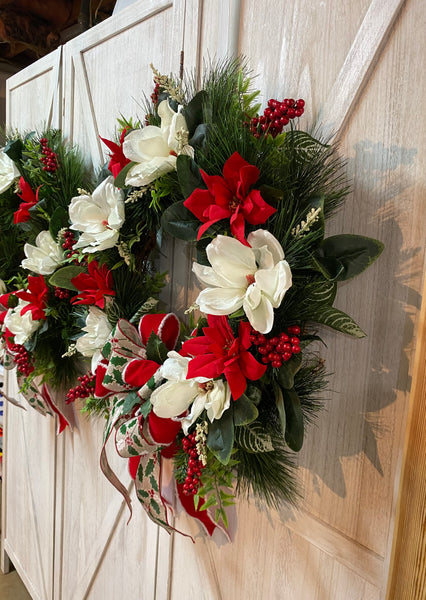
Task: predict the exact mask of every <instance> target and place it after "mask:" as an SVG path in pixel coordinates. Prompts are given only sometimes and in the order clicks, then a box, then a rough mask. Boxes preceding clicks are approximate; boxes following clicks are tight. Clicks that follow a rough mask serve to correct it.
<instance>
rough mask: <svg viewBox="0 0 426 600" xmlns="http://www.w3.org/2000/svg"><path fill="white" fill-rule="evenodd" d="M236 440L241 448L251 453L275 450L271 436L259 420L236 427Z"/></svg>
mask: <svg viewBox="0 0 426 600" xmlns="http://www.w3.org/2000/svg"><path fill="white" fill-rule="evenodd" d="M235 441H236V442H237V444H238V445H239V446H240V448H242V449H243V450H245V451H246V452H250V453H251V454H257V453H258V452H272V451H273V450H274V446H273V445H272V439H271V436H270V435H269V433H267V432H266V431H265V428H264V427H263V425H261V423H259V422H254V423H250V425H243V426H242V427H237V428H236V429H235Z"/></svg>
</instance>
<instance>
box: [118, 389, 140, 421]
mask: <svg viewBox="0 0 426 600" xmlns="http://www.w3.org/2000/svg"><path fill="white" fill-rule="evenodd" d="M140 402H141V399H140V398H139V396H138V395H137V393H136V392H135V391H133V392H129V393H128V394H127V396H126V397H125V398H124V403H123V408H122V413H123V415H127V414H128V413H130V412H131V411H132V409H133V408H134V407H135V406H136V404H139V403H140Z"/></svg>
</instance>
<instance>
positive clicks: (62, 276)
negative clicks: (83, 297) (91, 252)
mask: <svg viewBox="0 0 426 600" xmlns="http://www.w3.org/2000/svg"><path fill="white" fill-rule="evenodd" d="M84 271H85V269H84V268H83V267H79V266H77V265H68V266H66V267H62V268H61V269H58V270H57V271H55V272H54V273H53V275H52V276H51V277H50V278H49V283H50V285H53V286H54V287H59V288H64V289H66V290H72V291H73V292H77V291H78V290H77V288H76V287H75V285H73V284H72V283H71V279H73V278H74V277H77V275H80V273H84Z"/></svg>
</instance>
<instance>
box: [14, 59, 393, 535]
mask: <svg viewBox="0 0 426 600" xmlns="http://www.w3.org/2000/svg"><path fill="white" fill-rule="evenodd" d="M154 82H155V88H154V92H153V93H152V95H151V98H150V99H149V100H148V99H146V115H145V119H144V122H143V123H142V122H140V121H137V122H132V120H126V119H124V118H121V119H120V120H119V121H118V123H119V131H118V135H117V139H116V140H115V141H111V140H107V139H103V141H104V143H105V144H106V146H107V147H108V149H109V151H110V161H109V164H108V166H107V167H106V168H104V169H103V171H102V172H101V173H100V176H99V178H98V184H97V185H96V186H94V188H93V189H92V190H91V191H90V192H88V191H85V190H80V192H79V195H73V196H72V197H71V196H70V201H69V202H68V204H69V206H68V221H67V223H66V224H64V221H65V219H64V221H61V223H60V227H58V230H57V231H53V233H54V234H55V236H57V235H58V232H59V231H61V232H62V233H61V235H63V236H64V240H65V241H64V242H63V244H67V250H69V255H70V256H69V257H68V258H67V259H66V260H65V261H64V260H61V261H59V264H57V265H56V266H55V268H54V270H53V271H52V274H51V275H50V277H49V280H48V285H49V286H53V287H54V288H59V289H62V290H66V291H67V293H68V294H69V298H66V299H65V298H64V301H66V302H68V303H69V302H71V306H72V311H69V313H68V314H69V315H70V318H72V323H73V326H72V328H71V329H72V330H74V327H77V328H79V332H78V333H77V334H74V333H70V331H71V329H70V330H69V331H68V328H67V327H64V328H65V331H66V332H67V333H66V335H63V339H64V340H65V341H66V343H68V348H67V350H66V353H67V354H68V355H69V356H70V358H73V359H74V360H77V359H78V360H80V359H81V356H83V357H86V358H87V359H89V358H90V359H91V370H90V371H89V372H88V373H86V374H85V375H80V381H79V384H78V385H76V386H74V387H71V389H69V391H68V393H67V401H68V402H73V401H74V400H75V399H76V398H84V399H85V407H84V410H86V411H88V412H90V413H96V414H99V413H101V414H103V415H104V416H105V417H106V425H105V431H104V445H103V449H102V454H101V467H102V470H103V472H104V473H105V475H106V476H107V477H108V479H109V480H110V481H111V482H112V483H113V484H114V485H115V486H116V488H117V489H118V490H119V491H120V492H121V493H122V494H123V496H124V497H125V498H126V500H127V502H128V504H129V506H130V498H129V497H128V493H127V490H126V488H125V487H124V485H123V484H122V483H121V482H120V481H119V480H118V478H117V477H116V475H115V474H114V473H113V471H112V470H111V468H110V466H109V464H108V460H107V453H106V444H107V442H108V440H109V439H110V438H111V437H112V438H113V439H114V442H115V448H116V450H117V452H118V454H119V455H120V456H122V457H123V458H126V459H129V468H130V472H131V474H132V477H133V478H134V480H135V486H136V493H137V497H138V499H139V501H140V502H141V503H142V505H143V507H144V508H145V510H146V512H147V514H148V516H149V517H150V518H151V519H152V520H153V521H154V522H156V523H157V524H159V525H160V526H162V527H164V528H165V529H167V530H168V531H172V530H173V527H172V525H171V523H170V508H171V500H170V498H168V496H167V493H166V485H165V470H164V468H163V467H164V464H165V461H169V462H170V461H172V463H173V484H174V485H173V487H174V489H175V491H176V493H177V496H178V499H179V502H180V504H181V506H182V507H183V509H184V510H185V511H186V512H187V513H188V514H189V515H190V516H192V517H194V518H195V519H197V520H198V521H199V522H200V523H201V524H202V525H203V526H204V527H205V528H206V530H207V531H208V533H209V534H210V535H211V534H213V532H214V531H215V529H216V528H217V527H220V528H223V529H225V530H226V529H227V527H228V517H227V507H229V506H231V505H232V504H234V502H235V497H236V496H238V495H243V496H247V497H248V496H251V495H252V494H254V495H255V496H256V497H257V498H259V499H260V500H261V501H264V502H265V503H266V504H267V505H268V506H270V507H276V508H278V507H279V506H280V505H281V504H282V503H285V502H295V501H296V500H297V497H298V494H299V490H298V486H297V480H296V461H295V453H297V452H298V451H299V450H300V449H301V447H302V445H303V441H304V436H305V433H306V430H307V428H308V425H309V424H310V423H311V422H312V421H313V420H314V418H315V416H316V414H317V412H318V410H319V409H320V408H321V406H322V404H323V400H322V397H323V395H324V391H325V389H326V386H327V370H326V367H325V364H324V361H323V359H322V358H321V356H320V353H319V348H320V342H321V337H320V334H321V330H322V328H323V327H324V326H327V327H330V328H332V329H334V330H336V331H338V332H342V333H345V334H349V335H352V336H354V337H356V338H360V337H363V336H364V335H365V334H364V332H363V331H362V330H361V329H360V327H359V326H358V325H357V324H356V323H355V322H354V321H353V319H352V318H351V317H350V316H349V315H347V314H345V313H343V312H342V311H340V310H338V309H337V308H335V307H334V306H333V304H334V300H335V297H336V293H337V286H338V282H339V281H345V280H348V279H350V278H352V277H354V276H356V275H358V274H359V273H361V272H362V271H364V270H365V269H366V268H367V267H368V266H369V265H370V264H371V263H372V262H373V261H374V260H375V259H376V258H377V257H378V256H379V254H380V253H381V251H382V249H383V246H382V244H381V243H380V242H379V241H377V240H374V239H371V238H367V237H364V236H359V235H353V234H339V235H334V236H330V237H326V235H325V223H326V220H327V219H329V218H330V217H331V216H332V215H333V213H334V212H335V211H336V210H337V209H338V208H339V206H341V204H342V202H343V201H344V200H345V198H346V197H347V195H348V192H349V186H348V184H347V181H346V177H345V169H344V163H343V162H342V161H341V159H340V158H339V157H338V155H337V152H336V148H335V146H334V145H331V144H329V143H327V142H326V141H324V140H321V139H317V137H316V136H315V135H314V134H313V133H312V132H310V133H308V132H306V131H302V130H301V129H300V128H299V118H300V117H301V116H302V115H303V112H304V102H303V100H301V99H299V100H295V99H293V98H286V99H284V100H282V101H278V100H275V99H270V100H269V101H268V103H267V107H266V108H265V110H264V111H263V113H262V114H259V113H260V111H261V106H260V104H258V103H257V100H258V96H259V92H258V91H255V90H253V89H252V83H251V79H250V76H249V72H248V70H247V67H246V65H245V64H244V61H241V60H229V61H225V62H224V63H222V64H219V65H216V66H212V67H210V68H209V69H206V74H205V75H204V79H203V82H202V85H201V86H200V87H201V91H199V90H197V89H196V86H195V83H194V82H192V81H187V82H180V83H177V82H176V80H175V79H173V78H172V77H166V76H163V75H161V74H160V73H158V72H157V71H155V69H154ZM5 153H6V154H7V152H6V151H5ZM59 163H60V161H59ZM60 164H61V163H60ZM58 171H59V169H58ZM56 172H57V171H55V173H56ZM34 185H35V182H34ZM34 185H33V187H34ZM82 187H83V186H82ZM42 189H43V188H40V191H39V194H40V192H41V190H42ZM47 190H48V186H46V192H47ZM30 210H31V209H30ZM55 210H56V209H55ZM49 214H50V219H51V221H50V222H52V220H53V214H54V213H53V214H51V213H49ZM64 227H65V230H64V229H63V228H64ZM162 235H170V236H173V237H175V238H178V239H181V240H184V241H185V242H190V243H193V244H194V245H195V247H196V260H195V262H194V264H193V267H192V270H193V272H194V274H195V276H196V278H197V280H198V281H199V283H200V287H201V291H200V293H199V294H198V297H197V298H196V299H195V303H194V305H193V306H191V307H188V311H187V313H188V315H189V316H188V318H187V321H186V322H185V323H184V322H181V321H180V320H179V319H178V317H177V316H176V315H175V314H173V313H168V312H167V307H165V310H163V309H162V306H161V302H159V293H160V290H161V287H162V286H163V285H164V281H165V274H160V273H158V272H157V270H156V264H157V258H158V256H157V242H158V240H159V239H160V238H161V236H162ZM53 237H54V236H53ZM66 261H68V263H67V264H65V262H66ZM27 264H28V263H27ZM22 266H23V267H25V265H24V263H22ZM32 270H33V271H35V272H36V273H39V271H37V269H35V268H33V269H32ZM39 276H41V275H39ZM31 286H34V284H33V283H32V280H31V281H30V277H29V278H28V289H29V291H28V290H24V291H23V292H15V293H14V296H15V297H17V298H18V299H19V302H22V301H25V302H29V301H30V300H29V294H30V295H31V294H32V295H35V294H36V292H35V291H34V292H33V290H32V289H31ZM23 287H24V288H25V285H24V286H23ZM51 295H52V294H50V296H51ZM50 296H49V298H50ZM61 301H62V299H61ZM8 302H10V298H9V301H8ZM2 304H3V305H4V306H6V305H5V304H4V302H3V301H2ZM68 308H69V304H68ZM31 310H32V309H28V310H27V311H26V312H25V313H23V311H22V308H21V309H20V313H19V314H20V317H21V319H23V318H24V316H25V314H28V312H30V313H31V314H32V318H33V319H35V316H34V313H32V312H31ZM44 310H45V309H44ZM9 311H12V314H15V315H16V313H17V308H9ZM9 311H8V313H7V314H11V313H10V312H9ZM13 311H15V313H13ZM71 316H72V317H71ZM67 318H68V317H67ZM10 320H11V319H10V317H7V316H6V319H5V323H7V321H10ZM16 320H18V319H16ZM9 329H10V328H9ZM49 329H50V327H49ZM11 331H12V330H11ZM14 335H15V343H16V333H15V334H14ZM34 335H36V334H33V335H32V337H31V336H30V338H29V343H30V344H31V343H33V338H34ZM41 338H42V335H39V337H38V338H37V339H41ZM6 339H7V334H6ZM25 343H26V344H28V341H26V342H25ZM37 343H39V341H38V342H37ZM24 345H25V344H24ZM74 352H76V354H74ZM38 360H39V359H38V357H37V352H36V358H35V364H37V361H38ZM40 364H42V363H40ZM67 369H68V367H67ZM39 372H40V371H39Z"/></svg>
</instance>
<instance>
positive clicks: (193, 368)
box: [186, 354, 223, 379]
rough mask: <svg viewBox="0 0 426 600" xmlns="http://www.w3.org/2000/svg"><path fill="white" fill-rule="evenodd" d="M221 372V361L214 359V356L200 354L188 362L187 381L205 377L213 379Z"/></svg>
mask: <svg viewBox="0 0 426 600" xmlns="http://www.w3.org/2000/svg"><path fill="white" fill-rule="evenodd" d="M222 372H223V359H221V358H219V359H218V358H216V356H215V355H214V354H201V355H200V356H196V357H195V358H193V359H192V360H190V361H189V364H188V374H187V376H186V378H187V379H192V378H193V377H206V378H207V379H214V378H215V377H218V376H219V375H222Z"/></svg>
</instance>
